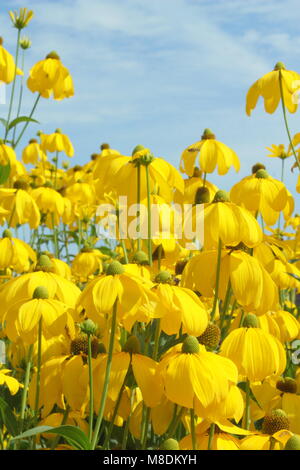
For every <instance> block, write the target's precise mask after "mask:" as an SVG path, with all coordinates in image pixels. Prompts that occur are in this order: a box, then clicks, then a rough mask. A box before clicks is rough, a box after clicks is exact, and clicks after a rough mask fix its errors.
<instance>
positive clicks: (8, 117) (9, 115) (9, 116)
mask: <svg viewBox="0 0 300 470" xmlns="http://www.w3.org/2000/svg"><path fill="white" fill-rule="evenodd" d="M20 35H21V30H20V29H18V37H17V47H16V61H15V73H14V79H13V84H12V90H11V95H10V101H9V109H8V116H7V125H6V129H5V137H4V140H6V138H7V136H8V133H9V129H8V126H9V122H10V118H11V113H12V106H13V101H14V94H15V87H16V78H17V68H18V60H19V50H20Z"/></svg>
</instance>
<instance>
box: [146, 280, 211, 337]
mask: <svg viewBox="0 0 300 470" xmlns="http://www.w3.org/2000/svg"><path fill="white" fill-rule="evenodd" d="M168 274H169V273H167V272H164V271H162V272H161V273H160V274H158V276H157V278H158V279H159V280H161V279H162V278H163V276H167V275H168ZM154 292H156V294H157V296H158V298H159V300H160V302H158V304H157V314H156V316H157V317H161V329H162V330H163V331H164V332H165V333H167V335H174V334H175V335H176V334H177V333H178V331H179V330H180V327H181V326H182V332H183V333H187V334H189V335H192V336H200V335H201V334H202V333H203V332H204V331H205V330H206V328H207V325H208V313H207V311H206V309H205V307H204V305H203V304H202V302H201V301H200V300H199V298H198V296H197V295H196V294H195V293H194V292H193V291H191V290H190V289H185V288H183V287H177V286H171V285H169V284H167V283H164V282H160V283H159V284H158V286H157V287H156V288H155V290H154Z"/></svg>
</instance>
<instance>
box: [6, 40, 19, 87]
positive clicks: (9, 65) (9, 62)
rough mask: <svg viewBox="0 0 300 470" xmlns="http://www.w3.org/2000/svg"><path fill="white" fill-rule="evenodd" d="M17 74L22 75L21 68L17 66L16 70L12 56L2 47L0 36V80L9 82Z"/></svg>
mask: <svg viewBox="0 0 300 470" xmlns="http://www.w3.org/2000/svg"><path fill="white" fill-rule="evenodd" d="M15 72H17V75H23V72H22V70H20V69H19V68H18V69H17V71H16V65H15V60H14V58H13V56H12V55H11V54H10V53H9V52H8V51H7V50H6V49H5V48H4V47H3V38H1V37H0V81H1V82H4V83H7V84H9V83H11V82H12V81H13V79H14V78H15Z"/></svg>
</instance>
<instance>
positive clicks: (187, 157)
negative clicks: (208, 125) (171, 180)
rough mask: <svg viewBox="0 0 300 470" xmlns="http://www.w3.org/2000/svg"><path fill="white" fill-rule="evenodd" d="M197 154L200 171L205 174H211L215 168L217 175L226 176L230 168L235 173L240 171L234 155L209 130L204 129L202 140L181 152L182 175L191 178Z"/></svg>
mask: <svg viewBox="0 0 300 470" xmlns="http://www.w3.org/2000/svg"><path fill="white" fill-rule="evenodd" d="M198 154H199V165H200V169H201V170H202V171H204V172H205V173H213V171H214V170H215V169H216V167H217V166H218V173H219V175H226V173H227V172H228V170H229V168H230V167H231V166H233V167H234V169H235V170H236V171H239V170H240V161H239V158H238V156H237V155H236V153H235V152H234V151H233V150H232V149H230V148H229V147H227V145H225V144H223V143H222V142H219V141H218V140H216V137H215V135H214V133H213V132H212V131H211V130H210V129H205V130H204V133H203V136H202V139H201V140H200V141H199V142H196V143H195V144H193V145H190V146H189V147H188V148H187V149H186V150H185V151H184V152H183V154H182V156H181V163H180V168H181V171H182V172H183V173H186V174H187V175H189V176H193V174H194V169H195V160H196V158H197V156H198Z"/></svg>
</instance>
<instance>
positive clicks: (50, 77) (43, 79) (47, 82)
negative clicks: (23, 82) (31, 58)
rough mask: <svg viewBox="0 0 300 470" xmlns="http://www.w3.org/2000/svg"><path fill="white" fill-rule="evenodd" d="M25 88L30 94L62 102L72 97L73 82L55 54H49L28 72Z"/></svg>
mask: <svg viewBox="0 0 300 470" xmlns="http://www.w3.org/2000/svg"><path fill="white" fill-rule="evenodd" d="M27 86H28V88H29V90H30V91H32V93H34V92H36V91H37V92H38V93H40V95H41V96H42V97H43V98H50V97H51V95H52V94H53V97H54V99H55V100H63V99H64V98H69V97H70V96H73V95H74V87H73V80H72V77H71V75H70V73H69V71H68V69H67V68H66V67H65V66H64V65H63V64H62V62H61V60H60V57H59V56H58V54H57V53H56V52H50V54H48V55H47V57H46V58H45V59H44V60H41V61H39V62H37V64H35V65H34V66H33V67H32V69H31V70H30V72H29V78H28V80H27Z"/></svg>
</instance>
